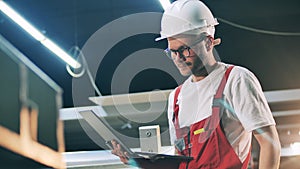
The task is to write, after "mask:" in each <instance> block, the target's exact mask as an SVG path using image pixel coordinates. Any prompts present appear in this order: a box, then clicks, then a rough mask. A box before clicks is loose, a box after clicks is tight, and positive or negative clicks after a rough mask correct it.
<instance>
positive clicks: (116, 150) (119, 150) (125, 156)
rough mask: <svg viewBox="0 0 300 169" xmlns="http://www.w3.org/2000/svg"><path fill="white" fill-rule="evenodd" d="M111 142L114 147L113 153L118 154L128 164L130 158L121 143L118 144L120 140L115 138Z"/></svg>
mask: <svg viewBox="0 0 300 169" xmlns="http://www.w3.org/2000/svg"><path fill="white" fill-rule="evenodd" d="M111 144H112V147H113V150H112V151H111V153H112V154H114V155H116V156H118V157H119V158H120V160H121V161H122V162H123V163H124V164H128V160H129V157H128V153H127V152H125V151H123V150H122V147H121V146H120V144H118V142H116V141H115V140H112V141H111Z"/></svg>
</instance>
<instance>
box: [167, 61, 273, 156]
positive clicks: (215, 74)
mask: <svg viewBox="0 0 300 169" xmlns="http://www.w3.org/2000/svg"><path fill="white" fill-rule="evenodd" d="M229 66H230V65H228V64H225V63H222V62H218V66H217V67H216V69H215V70H213V71H212V72H211V73H210V74H209V75H208V76H207V77H206V78H204V79H202V80H200V81H198V82H192V77H189V78H188V79H187V80H186V81H185V82H184V83H183V85H182V88H181V91H180V93H179V95H178V101H177V104H179V115H178V119H179V125H180V127H184V126H190V125H191V124H194V123H196V122H199V121H201V120H203V119H205V118H207V117H209V116H211V114H212V102H213V96H214V95H215V94H216V91H217V89H218V87H219V84H220V82H221V79H222V78H223V76H224V73H225V71H226V69H227V68H228V67H229ZM174 93H175V90H173V91H172V92H171V93H170V95H169V105H168V119H169V128H170V137H171V143H172V144H174V141H175V140H176V134H175V127H174V124H173V122H172V118H173V103H174ZM223 94H224V95H225V103H224V104H225V107H226V108H225V111H224V113H223V115H222V125H223V129H224V131H225V135H226V137H227V140H228V141H229V143H230V144H231V146H232V147H233V149H234V151H235V152H236V154H237V155H238V157H239V158H240V160H241V162H243V161H244V160H245V159H246V157H247V155H248V152H249V150H250V148H251V138H252V132H251V131H253V130H255V129H258V128H261V127H264V126H269V125H275V121H274V118H273V116H272V113H271V110H270V108H269V106H268V103H267V100H266V98H265V96H264V94H263V91H262V88H261V85H260V83H259V81H258V80H257V78H256V77H255V76H254V74H253V73H251V72H250V71H249V70H247V69H246V68H243V67H240V66H234V68H233V69H232V71H231V73H230V75H229V78H228V80H227V83H226V86H225V89H224V92H223Z"/></svg>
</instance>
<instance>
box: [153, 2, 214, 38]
mask: <svg viewBox="0 0 300 169" xmlns="http://www.w3.org/2000/svg"><path fill="white" fill-rule="evenodd" d="M218 24H219V23H218V21H217V19H216V18H214V16H213V15H212V13H211V11H210V10H209V9H208V7H207V6H206V5H205V4H204V3H203V2H201V1H199V0H177V1H175V2H173V3H172V4H171V5H170V6H169V7H168V8H167V9H166V10H165V12H164V14H163V16H162V19H161V31H160V35H161V37H159V38H156V39H155V40H156V41H159V40H161V39H165V38H168V37H173V36H175V35H179V34H183V33H185V34H200V33H202V32H206V33H208V34H209V35H211V36H212V37H214V33H215V29H214V26H215V25H218Z"/></svg>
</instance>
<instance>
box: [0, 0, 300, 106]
mask: <svg viewBox="0 0 300 169" xmlns="http://www.w3.org/2000/svg"><path fill="white" fill-rule="evenodd" d="M5 2H7V3H8V4H9V5H10V6H11V7H13V8H14V9H15V10H17V11H18V12H19V13H20V14H22V15H23V16H24V17H25V18H27V19H28V20H29V21H30V22H31V23H32V24H33V25H35V26H36V27H37V28H38V29H39V30H42V31H43V32H44V33H45V34H46V36H47V37H48V38H50V39H51V40H53V41H54V42H56V43H57V44H59V45H60V46H61V47H62V48H63V49H65V50H66V51H71V49H72V48H73V47H74V46H79V47H80V48H84V46H85V45H86V43H87V42H89V41H90V40H91V37H93V35H94V34H95V33H96V32H97V31H98V30H101V29H102V28H103V27H105V26H106V25H109V24H111V23H112V22H113V21H114V20H115V19H118V18H121V20H125V22H124V23H125V24H123V25H124V27H126V28H128V27H131V28H132V30H134V29H135V28H136V27H141V26H143V25H147V24H149V23H152V22H153V23H154V21H152V20H151V19H150V20H149V18H145V19H144V18H139V22H138V23H137V24H134V25H129V26H128V25H126V16H127V15H130V14H137V13H144V12H160V13H161V12H162V11H163V9H162V7H161V6H160V4H159V2H158V0H101V1H100V0H5ZM204 2H205V3H206V4H207V5H208V6H209V7H210V8H211V9H212V11H213V13H214V14H215V17H217V18H220V19H219V22H220V25H219V26H217V32H216V37H221V38H222V44H221V45H220V46H218V47H217V48H216V49H217V51H218V53H219V55H220V58H221V60H222V61H224V62H228V63H233V64H236V65H242V66H245V67H247V68H248V69H250V70H252V71H253V72H254V73H255V74H256V75H257V77H258V78H259V80H260V81H261V84H262V86H263V89H264V90H265V91H269V90H279V89H291V88H300V77H299V72H300V46H299V41H300V36H299V34H300V33H299V32H300V22H299V18H300V1H299V0H285V1H282V0H252V1H245V0H226V1H225V0H218V1H217V0H215V1H208V0H206V1H204ZM297 18H298V19H297ZM222 19H225V20H228V21H231V22H233V23H235V24H238V25H235V26H234V25H229V24H228V23H225V22H224V21H223V20H222ZM155 23H156V24H154V25H152V26H153V27H155V31H156V33H155V31H154V32H145V33H137V34H134V35H132V36H129V37H125V38H124V39H121V40H119V41H118V43H116V44H115V45H114V46H111V48H110V50H109V51H108V52H107V53H104V54H105V57H104V58H103V60H102V62H101V64H100V65H99V67H98V68H97V71H96V75H95V76H96V78H95V79H96V84H97V86H98V88H99V89H100V92H101V94H102V95H108V94H111V93H113V94H116V93H128V92H129V93H131V92H140V91H151V90H155V89H171V88H174V87H175V86H177V83H178V82H177V81H176V79H174V77H173V76H172V75H170V72H165V71H162V70H160V69H158V68H155V67H153V68H151V66H149V68H147V69H141V70H140V71H139V72H138V73H137V74H136V75H135V76H133V77H132V78H131V79H129V80H130V84H129V86H128V85H127V86H124V85H126V84H124V83H122V80H121V81H120V83H118V85H119V87H117V88H118V90H116V92H112V90H113V89H112V82H113V75H114V73H115V72H116V70H117V68H118V67H119V66H120V65H121V64H122V63H124V61H126V58H128V56H129V55H132V54H133V53H136V52H138V51H142V50H145V49H154V48H155V49H164V48H165V47H166V42H165V41H162V42H155V41H154V38H156V37H158V36H159V35H158V34H157V31H158V30H159V22H155ZM128 24H129V23H128ZM123 25H119V27H118V29H120V30H122V28H123ZM239 25H242V26H245V27H246V28H245V27H238V26H239ZM248 28H252V30H247V29H248ZM102 30H103V29H102ZM261 30H266V31H269V32H261ZM123 31H125V32H126V31H127V32H129V30H126V29H125V28H124V30H123ZM112 32H113V31H112ZM282 32H288V33H291V34H288V35H277V33H282ZM295 33H297V34H295ZM0 34H2V36H4V37H5V38H6V39H7V40H9V41H10V42H11V43H12V44H13V45H15V46H16V47H17V48H18V49H19V50H20V51H21V52H22V53H24V54H25V55H26V56H27V57H28V58H29V59H30V60H31V61H32V62H33V63H35V64H36V65H37V66H38V67H39V68H40V69H41V70H43V71H44V72H45V73H46V74H47V75H49V76H50V77H51V78H52V79H53V80H54V81H55V82H56V83H57V84H58V85H59V86H61V87H62V89H63V90H64V95H63V96H64V98H63V102H64V107H72V106H74V103H73V101H74V100H73V99H74V98H73V97H74V96H72V90H76V89H72V87H73V86H72V79H73V78H72V77H71V76H70V75H69V74H68V73H67V71H66V68H65V64H64V63H63V62H62V61H61V60H60V59H57V57H56V56H55V55H54V54H52V53H51V52H49V51H48V50H47V49H46V48H44V47H43V46H42V45H41V44H40V43H39V42H37V41H36V40H34V39H33V38H31V37H30V36H29V35H28V34H27V33H26V32H24V31H22V30H21V28H19V27H18V26H17V25H16V24H14V23H13V22H12V21H11V20H9V19H8V18H7V17H6V16H4V15H3V14H2V13H1V14H0ZM109 37H112V38H113V35H110V34H106V35H105V36H104V37H103V38H102V41H104V42H105V41H107V42H108V41H111V39H109ZM94 47H95V48H97V49H99V51H101V49H102V48H107V47H106V46H105V43H101V44H94ZM86 50H88V49H86ZM158 57H162V56H151V59H150V60H151V61H154V62H155V61H156V60H157V62H160V59H158ZM130 61H131V62H132V69H134V68H135V67H138V66H139V65H140V64H145V63H141V61H140V60H130ZM91 62H93V60H92V59H89V62H88V64H93V63H91ZM94 62H98V60H96V59H95V61H94ZM157 64H161V63H157ZM168 64H169V63H168ZM168 64H167V63H166V65H168ZM126 71H127V72H130V71H131V70H130V69H127V70H126ZM127 72H123V73H124V76H125V75H126V73H127Z"/></svg>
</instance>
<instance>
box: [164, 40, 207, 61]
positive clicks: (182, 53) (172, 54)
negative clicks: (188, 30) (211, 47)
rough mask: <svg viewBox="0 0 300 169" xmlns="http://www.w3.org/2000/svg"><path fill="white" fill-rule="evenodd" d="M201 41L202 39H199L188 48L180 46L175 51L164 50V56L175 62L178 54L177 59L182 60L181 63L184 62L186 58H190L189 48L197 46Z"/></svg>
mask: <svg viewBox="0 0 300 169" xmlns="http://www.w3.org/2000/svg"><path fill="white" fill-rule="evenodd" d="M202 40H204V38H203V37H202V38H200V39H199V40H197V41H196V42H194V43H193V44H192V45H189V46H181V47H180V48H179V49H177V50H173V49H169V48H167V49H165V53H166V55H167V56H168V57H169V58H170V59H172V60H175V59H176V57H177V55H178V54H179V58H180V59H182V60H183V61H185V60H186V59H187V58H189V57H191V56H190V55H191V53H190V49H191V47H193V46H195V45H197V44H198V43H200V42H201V41H202Z"/></svg>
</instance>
